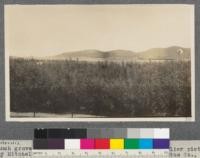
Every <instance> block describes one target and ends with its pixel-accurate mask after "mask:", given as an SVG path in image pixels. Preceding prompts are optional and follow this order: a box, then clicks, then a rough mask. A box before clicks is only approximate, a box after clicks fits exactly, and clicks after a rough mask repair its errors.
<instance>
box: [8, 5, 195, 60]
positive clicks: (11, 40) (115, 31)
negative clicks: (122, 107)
mask: <svg viewBox="0 0 200 158" xmlns="http://www.w3.org/2000/svg"><path fill="white" fill-rule="evenodd" d="M193 38H194V6H193V5H180V4H172V5H166V4H165V5H147V4H143V5H6V6H5V52H6V53H9V55H11V56H20V57H30V56H31V57H40V56H52V55H57V54H61V53H64V52H71V51H77V50H87V49H98V50H102V51H109V50H115V49H125V50H131V51H134V52H139V51H144V50H147V49H150V48H157V47H169V46H182V47H187V48H191V47H192V46H193V44H194V41H193Z"/></svg>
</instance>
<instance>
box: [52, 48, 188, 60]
mask: <svg viewBox="0 0 200 158" xmlns="http://www.w3.org/2000/svg"><path fill="white" fill-rule="evenodd" d="M48 59H53V60H54V59H55V60H66V59H71V60H80V61H136V60H147V59H158V60H167V59H172V60H176V59H181V60H190V48H182V47H178V46H173V47H168V48H152V49H149V50H146V51H143V52H137V53H136V52H133V51H129V50H120V49H119V50H111V51H100V50H94V49H90V50H82V51H75V52H65V53H62V54H59V55H56V56H51V57H49V58H48Z"/></svg>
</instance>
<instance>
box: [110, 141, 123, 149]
mask: <svg viewBox="0 0 200 158" xmlns="http://www.w3.org/2000/svg"><path fill="white" fill-rule="evenodd" d="M110 149H124V139H110Z"/></svg>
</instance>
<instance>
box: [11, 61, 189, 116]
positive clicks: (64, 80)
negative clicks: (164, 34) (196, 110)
mask: <svg viewBox="0 0 200 158" xmlns="http://www.w3.org/2000/svg"><path fill="white" fill-rule="evenodd" d="M190 64H191V63H190V61H187V62H186V61H185V62H183V61H182V62H181V61H179V62H177V61H166V62H161V63H113V62H109V63H108V62H95V63H89V62H83V61H70V60H66V61H64V60H60V61H50V60H46V61H45V60H34V59H13V58H10V95H11V96H10V97H11V105H10V107H11V111H12V112H44V113H45V112H46V113H57V114H59V113H60V114H63V113H80V114H88V115H97V116H107V117H152V116H153V117H157V116H191V67H190Z"/></svg>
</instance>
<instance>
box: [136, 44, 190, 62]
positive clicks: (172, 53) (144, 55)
mask: <svg viewBox="0 0 200 158" xmlns="http://www.w3.org/2000/svg"><path fill="white" fill-rule="evenodd" d="M178 56H179V58H181V59H185V60H186V59H187V60H190V48H182V47H177V46H173V47H168V48H153V49H149V50H147V51H144V52H140V53H139V58H141V59H174V60H176V59H177V57H178Z"/></svg>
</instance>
